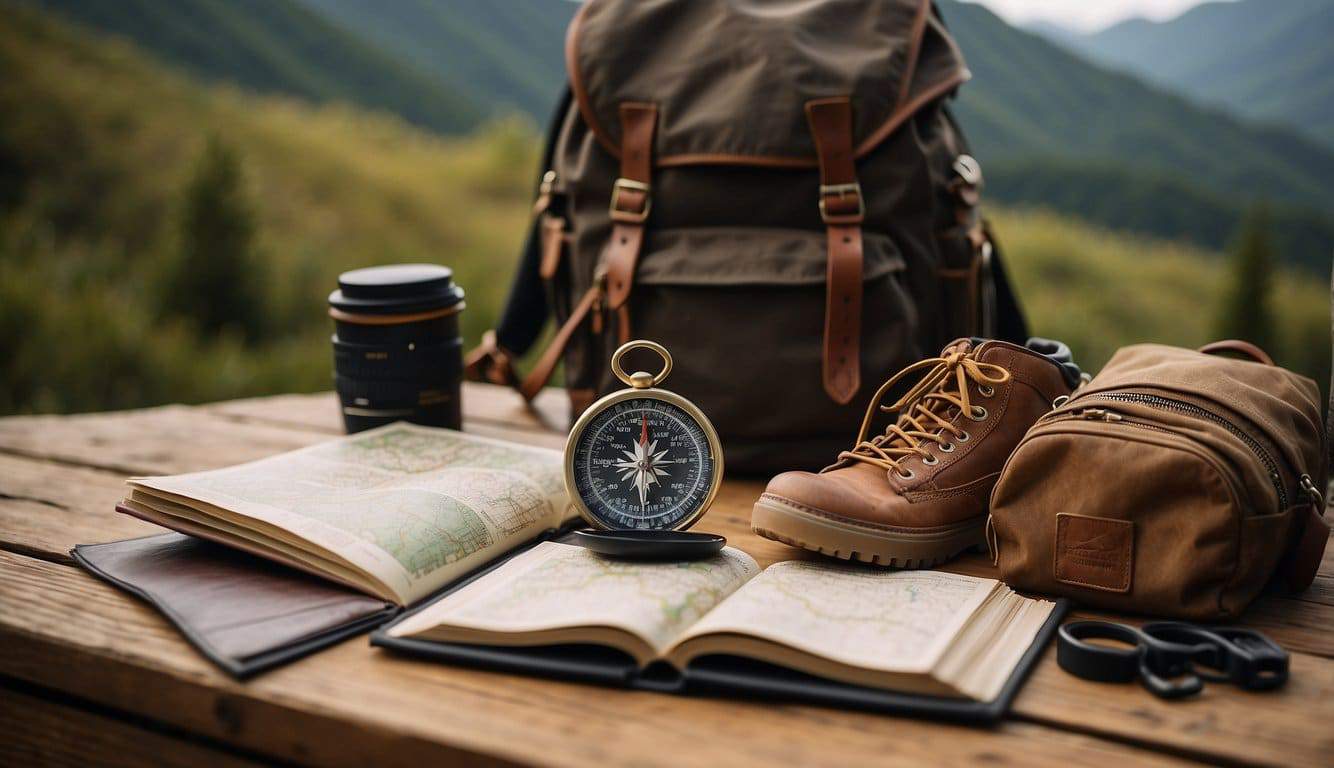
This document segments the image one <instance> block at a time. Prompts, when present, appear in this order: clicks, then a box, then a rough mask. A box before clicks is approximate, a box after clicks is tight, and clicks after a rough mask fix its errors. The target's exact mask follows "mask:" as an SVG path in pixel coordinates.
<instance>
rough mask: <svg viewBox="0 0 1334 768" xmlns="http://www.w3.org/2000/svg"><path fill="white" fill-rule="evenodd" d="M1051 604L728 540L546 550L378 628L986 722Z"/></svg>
mask: <svg viewBox="0 0 1334 768" xmlns="http://www.w3.org/2000/svg"><path fill="white" fill-rule="evenodd" d="M1063 608H1064V605H1063V604H1062V605H1058V604H1056V603H1051V602H1048V601H1044V600H1035V599H1031V598H1027V597H1023V596H1020V595H1019V594H1017V593H1015V592H1014V591H1012V590H1010V589H1009V588H1008V587H1006V586H1005V585H1004V584H1002V583H1000V582H998V581H996V580H994V579H980V578H975V577H972V576H965V575H959V574H952V573H942V572H935V571H892V570H882V569H872V568H870V567H857V566H851V565H846V564H833V563H823V562H811V561H786V562H780V563H776V564H774V565H771V566H769V567H768V568H767V569H764V570H761V569H760V568H759V567H758V566H757V565H756V563H755V561H754V560H753V559H752V558H751V557H750V556H749V555H747V554H745V553H744V552H741V551H739V550H737V549H734V548H731V547H728V548H725V549H724V550H723V551H722V552H720V553H719V554H718V555H717V556H715V557H713V558H710V559H707V560H701V561H696V562H683V563H638V562H629V561H618V560H611V559H607V558H604V557H602V556H600V555H596V554H594V553H592V552H590V551H589V550H586V549H583V548H581V547H578V546H571V545H568V544H563V543H560V542H556V541H547V542H543V543H541V544H538V545H537V546H535V547H533V548H531V549H529V550H527V551H525V552H522V553H520V554H518V555H516V556H514V557H513V558H511V559H509V560H507V561H506V562H505V563H504V564H503V565H500V566H499V567H497V568H495V569H494V570H491V571H489V572H487V573H485V574H483V575H481V576H480V577H478V578H476V579H474V580H472V581H470V582H469V583H467V584H465V585H463V586H462V587H460V588H458V589H456V590H454V591H452V592H450V593H449V594H447V595H445V596H444V597H441V598H439V599H437V600H434V601H432V602H431V603H429V604H427V605H425V606H423V607H421V608H420V609H417V610H415V611H413V612H411V613H409V614H407V615H405V616H404V617H403V618H401V619H399V620H398V621H396V622H394V623H393V624H391V625H389V626H387V627H385V628H383V629H381V630H380V631H378V632H377V633H375V635H374V636H373V638H372V642H373V643H375V644H377V645H381V646H385V647H388V648H391V649H396V650H399V651H406V652H410V653H417V654H423V655H429V656H435V657H438V658H442V659H446V660H451V661H456V662H463V663H471V664H478V665H482V666H490V667H494V668H501V669H508V670H511V671H515V670H517V671H527V672H537V673H543V674H552V675H556V676H562V677H573V678H583V679H587V680H593V681H601V682H605V683H613V684H622V685H630V686H638V687H645V688H653V689H658V690H669V691H679V692H688V691H694V690H700V691H704V690H712V691H722V692H729V693H733V694H750V695H766V696H781V697H784V698H796V699H807V700H813V701H819V702H823V703H831V704H838V705H845V706H861V707H866V708H872V709H881V710H886V711H900V712H908V713H912V714H936V715H941V716H953V717H959V718H961V719H968V718H974V719H992V718H994V717H997V716H999V714H1001V713H1003V711H1004V710H1005V709H1006V708H1007V707H1008V703H1009V699H1010V698H1011V697H1012V696H1013V694H1014V692H1015V691H1016V690H1017V688H1018V685H1019V684H1020V682H1021V681H1022V678H1023V675H1024V674H1025V673H1026V672H1027V670H1028V668H1029V666H1030V665H1031V664H1032V662H1033V661H1034V660H1035V659H1036V656H1037V654H1038V653H1040V651H1041V649H1042V647H1043V646H1044V645H1045V640H1046V638H1047V637H1048V636H1049V635H1050V632H1051V631H1052V630H1053V629H1054V627H1055V625H1056V624H1057V623H1058V622H1059V618H1060V613H1061V610H1062V609H1063Z"/></svg>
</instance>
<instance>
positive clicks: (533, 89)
mask: <svg viewBox="0 0 1334 768" xmlns="http://www.w3.org/2000/svg"><path fill="white" fill-rule="evenodd" d="M299 2H302V3H304V4H306V5H307V6H309V7H311V8H313V9H315V10H318V11H320V12H322V13H324V14H326V15H327V16H328V18H330V19H333V20H335V21H337V22H339V23H341V24H343V25H344V26H345V27H347V28H348V29H355V30H357V31H358V32H360V33H361V34H363V35H365V36H366V38H367V39H369V40H372V41H375V42H376V43H378V44H379V45H381V46H383V47H384V48H385V49H386V50H391V51H394V52H395V53H396V54H397V55H399V56H401V57H403V58H404V59H405V60H407V61H409V62H411V63H413V64H415V65H417V66H419V67H420V68H422V69H423V70H425V71H429V72H434V73H436V74H437V75H439V76H440V77H441V78H443V79H445V80H448V81H449V82H450V83H452V84H454V85H455V86H456V87H458V88H461V89H464V90H466V91H467V92H468V93H469V95H471V96H472V97H473V100H474V101H476V102H477V103H479V104H488V105H492V107H493V108H494V107H499V108H502V109H503V108H509V109H515V108H517V109H520V110H523V111H525V112H528V113H529V114H530V115H532V116H533V117H534V118H535V119H536V120H537V121H538V122H545V121H546V119H547V115H548V114H549V113H550V111H551V109H552V108H553V107H554V105H555V102H556V97H557V95H558V92H559V89H560V86H561V83H563V82H564V81H565V59H564V57H563V56H562V53H561V51H562V50H563V49H564V45H565V28H566V27H567V26H568V25H569V23H570V19H571V18H572V17H573V16H574V12H575V11H576V10H577V9H578V8H579V6H578V5H577V4H575V3H572V2H568V0H448V2H441V0H394V1H393V2H389V3H368V2H364V0H299Z"/></svg>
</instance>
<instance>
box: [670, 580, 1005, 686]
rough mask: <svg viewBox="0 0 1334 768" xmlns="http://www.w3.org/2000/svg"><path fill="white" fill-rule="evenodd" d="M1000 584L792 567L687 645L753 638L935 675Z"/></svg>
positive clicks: (743, 592) (736, 600)
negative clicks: (717, 637) (716, 638)
mask: <svg viewBox="0 0 1334 768" xmlns="http://www.w3.org/2000/svg"><path fill="white" fill-rule="evenodd" d="M997 584H998V582H996V581H995V580H994V579H977V578H973V577H971V576H962V575H958V574H952V573H939V572H936V571H872V570H868V569H861V568H849V567H847V566H837V565H828V564H824V563H814V562H805V561H796V560H789V561H785V562H780V563H775V564H773V565H771V566H769V567H768V568H767V569H765V571H764V573H762V574H760V575H759V576H756V577H755V578H754V579H751V580H750V581H749V582H748V583H747V584H746V586H745V587H743V588H742V589H740V590H738V591H737V592H736V594H734V595H732V596H731V597H730V598H728V599H727V600H726V601H725V602H723V603H722V604H721V605H719V606H718V608H717V609H715V610H714V611H712V612H711V613H709V615H707V616H705V617H704V618H703V619H701V620H700V621H699V622H698V623H696V624H695V626H693V627H691V628H690V629H689V630H688V631H687V633H686V637H685V638H682V640H683V641H684V640H686V639H689V638H692V637H699V636H701V635H707V634H712V633H734V634H743V635H751V636H755V637H761V638H764V639H767V640H770V641H773V642H776V643H781V644H783V645H786V646H789V647H791V648H796V649H798V650H801V651H805V652H807V653H810V654H814V655H816V656H822V657H824V658H827V659H830V660H832V661H836V662H840V663H843V664H847V665H850V666H854V667H860V668H864V669H872V670H883V671H894V672H899V671H902V672H928V671H930V670H931V668H932V666H933V665H934V664H935V662H936V661H937V659H938V658H939V657H940V656H941V654H942V653H943V652H944V651H945V649H946V648H947V647H948V646H949V643H950V642H951V641H952V640H953V638H954V636H955V635H957V634H958V632H959V630H960V629H961V628H962V627H963V625H964V623H965V622H966V621H967V620H968V619H969V618H970V617H971V616H972V614H973V613H974V611H976V610H977V608H978V607H979V606H980V605H981V603H982V601H983V600H985V599H986V597H987V596H988V595H989V594H991V592H992V591H993V590H994V589H995V588H996V587H997Z"/></svg>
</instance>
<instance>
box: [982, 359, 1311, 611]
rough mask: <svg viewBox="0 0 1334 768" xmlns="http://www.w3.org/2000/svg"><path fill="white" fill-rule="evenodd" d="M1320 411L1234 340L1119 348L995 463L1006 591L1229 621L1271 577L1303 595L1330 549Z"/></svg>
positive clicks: (996, 524) (994, 504) (1301, 382)
mask: <svg viewBox="0 0 1334 768" xmlns="http://www.w3.org/2000/svg"><path fill="white" fill-rule="evenodd" d="M1220 352H1230V353H1240V354H1242V355H1244V356H1245V357H1246V358H1247V359H1234V358H1230V357H1224V356H1221V355H1219V354H1213V353H1220ZM1319 403H1320V395H1319V390H1318V389H1317V387H1316V385H1315V382H1313V381H1311V380H1310V379H1307V378H1305V377H1303V376H1299V375H1297V374H1294V373H1292V372H1290V371H1287V370H1284V369H1283V368H1279V367H1277V366H1275V365H1273V364H1272V362H1271V361H1270V360H1269V358H1268V356H1267V355H1265V354H1264V353H1263V352H1262V351H1260V350H1259V349H1257V348H1255V347H1253V346H1252V345H1249V344H1246V343H1245V342H1218V343H1216V344H1213V345H1209V346H1208V347H1205V348H1203V349H1202V350H1201V351H1192V350H1187V349H1180V348H1176V347H1169V346H1162V345H1156V344H1143V345H1137V346H1131V347H1125V348H1123V349H1121V350H1119V351H1118V352H1117V353H1116V355H1115V356H1114V357H1113V358H1112V360H1111V361H1110V362H1108V364H1107V366H1106V367H1105V368H1104V369H1103V370H1102V372H1101V373H1099V374H1098V376H1097V377H1096V378H1094V379H1093V380H1092V381H1091V382H1090V383H1089V384H1087V385H1086V386H1084V387H1082V388H1081V389H1080V390H1078V391H1077V392H1076V393H1075V394H1074V395H1073V396H1072V397H1071V398H1070V399H1069V400H1067V401H1065V402H1063V403H1057V404H1056V407H1055V408H1054V409H1053V410H1052V411H1051V412H1050V413H1049V414H1047V415H1046V416H1045V417H1043V418H1042V419H1041V420H1040V421H1039V422H1038V423H1037V424H1036V425H1034V427H1033V428H1032V429H1031V430H1029V432H1028V434H1026V435H1025V436H1024V439H1023V440H1022V441H1021V442H1020V444H1019V446H1018V447H1017V448H1016V449H1015V451H1014V453H1013V454H1012V455H1011V457H1010V459H1009V461H1008V462H1007V463H1006V466H1005V468H1004V470H1003V471H1002V473H1001V478H1000V481H999V482H998V483H997V485H996V488H995V491H994V492H993V494H992V498H991V521H990V525H991V529H992V531H991V542H992V552H993V557H994V558H995V560H996V564H997V565H998V566H999V568H1000V573H1001V578H1002V579H1004V581H1005V582H1006V583H1007V584H1010V585H1011V586H1013V587H1015V588H1017V589H1021V590H1027V591H1033V592H1040V593H1044V594H1053V595H1062V596H1066V597H1070V598H1073V599H1076V600H1078V601H1080V602H1082V603H1085V604H1087V605H1091V606H1097V607H1101V608H1109V609H1113V610H1117V611H1125V612H1130V613H1139V614H1145V615H1153V616H1166V617H1175V618H1186V619H1196V620H1201V619H1203V620H1208V619H1227V618H1234V617H1236V616H1238V615H1239V614H1240V613H1241V612H1242V611H1243V610H1244V609H1245V608H1246V606H1247V605H1248V604H1250V602H1251V601H1252V600H1253V599H1254V598H1255V596H1256V595H1257V594H1259V592H1260V590H1261V589H1262V588H1264V586H1265V584H1266V583H1268V582H1269V581H1270V580H1271V578H1272V577H1274V576H1275V574H1276V573H1277V574H1279V576H1280V577H1281V579H1282V581H1283V583H1284V585H1285V586H1286V587H1288V588H1289V589H1293V590H1301V589H1304V588H1305V587H1307V586H1309V584H1310V582H1311V579H1312V578H1313V577H1314V575H1315V570H1316V568H1318V566H1319V562H1320V558H1321V555H1322V554H1323V551H1324V546H1325V543H1326V541H1327V539H1328V538H1329V528H1328V526H1327V525H1326V523H1325V521H1324V519H1323V518H1322V516H1321V515H1322V514H1323V511H1324V502H1323V499H1322V498H1321V491H1322V490H1323V489H1324V488H1325V483H1326V479H1327V478H1326V473H1327V465H1326V455H1327V454H1326V448H1325V435H1324V431H1323V429H1322V427H1321V414H1320V405H1319Z"/></svg>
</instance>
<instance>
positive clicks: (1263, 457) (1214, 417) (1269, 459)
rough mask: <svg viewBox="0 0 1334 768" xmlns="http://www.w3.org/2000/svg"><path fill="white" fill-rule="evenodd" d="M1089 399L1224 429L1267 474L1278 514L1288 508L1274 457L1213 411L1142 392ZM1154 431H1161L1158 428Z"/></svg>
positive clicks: (1103, 414) (1102, 413)
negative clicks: (1173, 414)
mask: <svg viewBox="0 0 1334 768" xmlns="http://www.w3.org/2000/svg"><path fill="white" fill-rule="evenodd" d="M1089 397H1090V398H1092V399H1097V398H1101V399H1103V400H1112V401H1115V402H1122V403H1138V404H1140V405H1147V406H1149V407H1150V408H1159V409H1162V410H1168V411H1175V412H1177V413H1184V414H1186V415H1187V416H1194V417H1196V418H1201V419H1205V420H1206V421H1211V422H1213V423H1214V424H1217V425H1218V426H1220V427H1222V428H1223V429H1226V430H1227V431H1228V432H1230V433H1231V434H1232V435H1233V436H1234V437H1236V438H1237V439H1238V440H1240V441H1241V442H1242V444H1244V445H1245V446H1246V447H1247V448H1248V449H1250V451H1251V453H1253V454H1255V457H1256V458H1258V459H1259V460H1260V463H1261V464H1263V465H1264V466H1265V470H1266V471H1267V472H1268V473H1269V482H1270V484H1271V485H1273V486H1274V492H1275V493H1276V494H1277V495H1278V508H1279V510H1280V511H1282V510H1285V509H1287V508H1288V491H1287V489H1286V488H1284V487H1283V475H1282V474H1281V473H1280V472H1279V462H1278V460H1277V459H1275V458H1274V455H1273V454H1272V453H1270V452H1269V450H1268V449H1267V448H1265V447H1264V446H1263V445H1261V444H1260V441H1259V440H1256V439H1255V438H1254V437H1252V436H1251V435H1250V433H1248V432H1246V430H1244V429H1242V428H1241V427H1239V426H1237V424H1236V423H1235V422H1232V421H1230V420H1228V419H1226V418H1223V417H1222V416H1219V415H1218V414H1216V413H1214V412H1213V411H1210V410H1207V409H1205V408H1201V407H1200V406H1198V405H1195V404H1194V403H1188V402H1185V401H1184V400H1176V399H1174V398H1170V397H1162V396H1159V395H1148V394H1144V393H1142V392H1098V393H1096V394H1092V395H1089ZM1075 413H1078V414H1079V415H1080V416H1082V417H1083V418H1086V419H1091V418H1102V419H1103V420H1104V421H1121V420H1122V418H1123V417H1122V416H1121V414H1119V413H1116V412H1115V411H1108V410H1106V409H1102V408H1084V409H1082V410H1080V411H1076V412H1072V414H1071V415H1074V414H1075ZM1135 423H1136V424H1137V425H1138V426H1143V427H1147V428H1149V429H1154V428H1155V427H1153V426H1152V425H1148V424H1143V423H1142V422H1135ZM1157 429H1162V428H1161V427H1158V428H1157ZM1162 431H1165V432H1168V431H1171V430H1165V429H1163V430H1162ZM1298 474H1299V473H1296V472H1294V473H1293V475H1294V476H1297V475H1298ZM1299 481H1301V482H1309V477H1308V476H1307V475H1300V478H1299Z"/></svg>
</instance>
